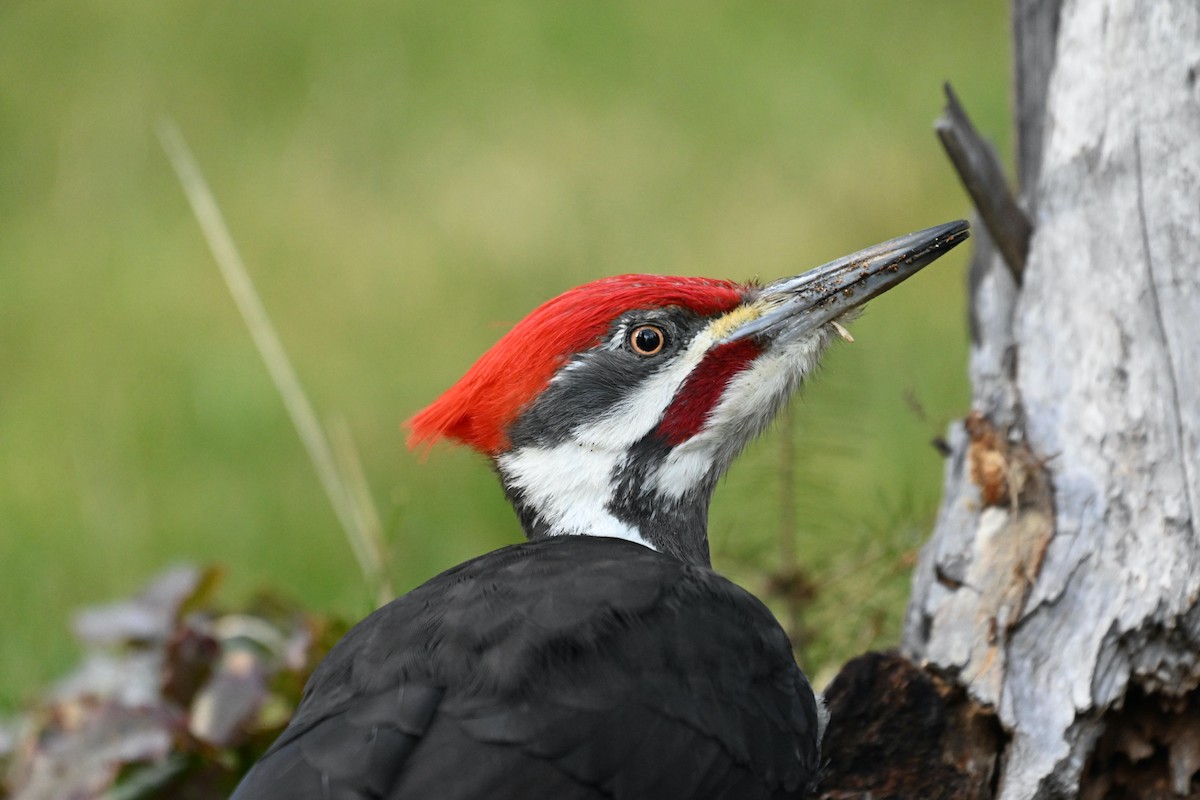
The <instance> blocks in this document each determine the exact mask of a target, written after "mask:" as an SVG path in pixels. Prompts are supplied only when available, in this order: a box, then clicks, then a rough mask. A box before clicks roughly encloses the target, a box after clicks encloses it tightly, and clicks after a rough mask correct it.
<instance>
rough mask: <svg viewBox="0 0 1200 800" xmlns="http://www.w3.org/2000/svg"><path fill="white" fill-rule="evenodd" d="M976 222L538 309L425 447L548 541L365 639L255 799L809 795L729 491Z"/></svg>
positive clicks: (271, 759)
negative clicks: (853, 342)
mask: <svg viewBox="0 0 1200 800" xmlns="http://www.w3.org/2000/svg"><path fill="white" fill-rule="evenodd" d="M967 227H968V226H967V223H965V222H962V221H959V222H951V223H947V224H945V225H940V226H938V227H935V228H930V229H928V230H924V231H920V232H918V233H914V234H910V235H908V236H902V237H899V238H896V239H892V240H891V241H888V242H885V243H883V244H880V245H876V246H875V247H871V248H868V249H866V250H863V251H861V252H859V253H855V254H854V255H851V256H847V257H846V258H842V259H839V260H837V261H834V262H832V263H829V264H826V265H824V266H822V267H818V268H816V269H814V270H811V271H809V272H807V273H805V274H803V275H800V276H798V277H794V278H787V279H784V280H781V281H777V282H775V283H772V284H770V285H769V286H766V287H759V286H754V285H739V284H735V283H731V282H727V281H720V280H709V279H704V278H676V277H659V276H652V275H625V276H621V277H616V278H606V279H603V280H598V281H595V282H593V283H589V284H586V285H584V286H580V287H578V288H576V289H572V290H570V291H568V292H566V293H565V294H563V295H561V296H559V297H557V298H555V299H553V300H550V301H549V302H547V303H545V304H544V305H542V306H541V307H540V308H538V309H537V310H535V311H534V312H533V313H531V314H530V315H529V316H528V317H526V318H525V319H524V320H522V321H521V322H520V323H519V324H517V325H516V326H515V327H514V328H513V329H512V330H511V331H509V333H508V334H506V335H505V336H504V337H503V338H502V339H501V340H500V341H499V342H498V343H497V344H496V345H495V346H494V347H492V348H491V349H490V350H489V351H488V352H487V353H485V354H484V355H483V357H482V358H480V359H479V361H478V362H477V363H476V364H475V366H473V367H472V368H471V369H470V370H469V371H468V372H467V374H466V375H465V376H464V377H463V378H462V379H461V380H460V381H459V382H458V383H457V384H455V386H454V387H452V388H451V389H450V390H449V391H447V392H446V393H445V394H444V395H442V397H441V398H439V399H438V400H437V401H436V402H434V403H433V405H431V406H429V407H428V408H427V409H425V410H424V411H422V412H421V413H419V414H417V415H416V416H415V417H414V418H413V419H412V420H411V431H412V438H411V440H410V444H414V443H424V442H433V441H435V440H437V439H441V438H447V439H452V440H456V441H458V442H461V443H464V444H467V445H469V446H471V447H473V448H475V449H476V450H478V451H480V452H482V453H484V454H485V455H486V456H487V457H488V458H489V459H490V460H491V462H492V464H493V465H494V467H495V469H496V472H497V473H498V474H499V476H500V480H501V482H502V483H503V484H504V490H505V493H506V494H507V495H508V498H509V500H510V501H511V502H512V504H513V506H514V507H515V509H516V511H517V516H518V517H519V518H520V520H521V525H522V527H523V528H524V530H525V535H526V536H527V537H528V539H529V541H528V542H526V543H523V544H518V545H513V546H511V547H505V548H503V549H501V550H497V551H495V552H492V553H489V554H487V555H484V556H481V557H479V558H476V559H474V560H472V561H469V562H467V563H465V564H462V565H460V566H458V567H455V568H453V569H451V570H449V571H447V572H444V573H442V574H441V575H439V576H437V577H436V578H433V579H432V580H430V581H429V582H427V583H425V584H424V585H422V586H421V587H419V588H417V589H414V590H413V591H412V592H410V593H408V594H406V595H404V596H402V597H400V598H398V599H397V600H394V601H393V602H391V603H390V604H388V605H386V606H384V607H383V608H381V609H379V610H378V611H376V612H375V613H374V614H372V615H371V616H369V617H367V618H366V619H365V620H363V621H362V622H361V623H359V624H358V625H357V626H356V627H355V628H354V629H353V630H351V631H350V633H348V634H347V635H346V637H345V638H344V639H342V641H341V642H339V643H338V645H337V646H336V647H334V649H333V650H332V651H331V652H330V653H329V655H328V656H327V657H326V659H325V660H324V661H323V662H322V663H321V665H320V666H319V667H318V668H317V670H316V672H315V673H314V674H313V676H312V679H311V680H310V681H309V683H308V686H307V688H306V689H305V692H304V699H303V700H302V701H301V703H300V707H299V709H298V710H297V711H296V715H295V717H294V718H293V719H292V721H291V724H290V725H289V726H288V728H287V729H286V730H285V731H284V732H283V734H282V735H280V737H279V739H278V740H277V741H276V742H275V744H274V745H273V746H272V747H271V749H270V750H269V751H268V752H267V754H266V755H265V756H263V758H262V760H261V761H259V763H258V764H256V765H255V766H254V768H253V769H252V770H251V771H250V773H249V774H248V775H247V776H246V778H245V780H244V781H243V782H242V784H241V786H240V787H239V788H238V790H237V792H236V793H235V795H234V798H235V800H252V799H259V800H263V799H270V800H275V799H278V800H285V798H286V800H308V799H309V798H312V799H314V800H315V799H316V798H322V799H324V798H330V799H331V800H335V799H337V800H340V799H341V798H347V799H348V798H363V799H364V800H365V798H379V799H383V798H386V799H387V800H407V799H409V798H430V799H432V798H438V799H440V800H456V799H458V798H490V799H493V800H503V799H506V798H512V799H516V798H521V799H522V800H524V799H525V798H556V800H567V799H569V798H579V799H580V800H583V799H584V798H588V799H589V800H590V799H591V798H660V799H664V800H670V799H671V798H678V799H679V800H685V799H686V800H704V799H706V798H729V799H730V800H753V799H754V798H799V797H805V796H806V795H807V794H808V792H809V791H810V789H811V786H812V785H813V783H814V782H815V779H816V776H817V772H818V767H819V754H820V739H821V732H822V728H823V721H822V718H821V711H820V709H819V705H818V702H817V700H816V698H815V697H814V694H813V691H812V689H811V688H810V687H809V684H808V681H807V680H806V679H805V677H804V675H803V674H802V673H801V672H800V669H799V668H798V667H797V666H796V663H795V661H794V659H793V656H792V650H791V646H790V644H789V642H788V639H787V636H786V635H785V634H784V632H783V630H782V629H781V628H780V627H779V624H778V623H777V622H776V621H775V619H774V617H772V616H771V613H770V612H769V611H768V610H767V609H766V607H765V606H763V604H762V603H760V602H759V601H758V600H757V599H755V598H754V597H753V596H752V595H750V594H749V593H747V592H746V591H744V590H742V589H740V588H738V587H737V586H735V585H734V584H732V583H730V582H729V581H728V580H726V579H724V578H722V577H721V576H720V575H718V574H716V573H715V572H713V571H712V569H711V567H710V562H709V550H708V539H707V521H708V504H709V498H710V497H711V495H712V491H713V488H714V486H715V485H716V483H717V479H718V478H719V477H720V476H721V474H722V473H723V472H724V471H725V469H726V468H727V467H728V466H729V463H730V462H731V461H732V460H733V458H734V457H735V456H736V455H737V454H738V452H739V451H740V450H741V449H742V448H743V447H744V446H745V445H746V443H747V442H749V441H750V440H751V439H752V438H753V437H754V436H755V435H757V434H758V433H759V432H760V431H762V430H763V428H764V427H766V425H767V424H768V423H769V422H770V421H771V419H772V417H774V415H775V413H776V412H777V411H778V410H779V409H780V407H781V406H782V405H783V404H784V402H785V401H786V400H787V398H788V396H789V395H790V394H791V393H792V391H793V390H794V389H795V388H797V387H798V386H799V384H800V383H801V381H802V380H803V379H804V378H805V376H807V375H808V374H809V373H810V372H811V371H812V370H813V368H814V367H815V366H816V364H817V360H818V358H819V357H820V355H821V353H822V351H823V350H824V349H825V347H826V346H827V345H828V344H829V343H830V341H831V340H832V339H833V338H834V336H836V335H838V334H844V333H845V329H844V328H842V327H841V325H840V323H839V322H838V320H839V319H840V318H843V317H844V315H846V314H847V312H850V311H852V310H854V309H856V308H857V307H859V306H860V305H862V304H863V303H864V302H866V301H867V300H869V299H871V298H872V297H875V296H876V295H878V294H880V293H882V292H884V291H886V290H887V289H889V288H890V287H892V286H894V285H896V284H897V283H899V282H900V281H902V280H904V279H905V278H907V277H908V276H910V275H912V274H913V273H915V272H916V271H917V270H919V269H920V268H921V267H923V266H925V265H926V264H928V263H930V262H932V261H933V260H934V259H936V258H938V257H939V256H940V255H942V254H943V253H945V252H946V251H947V250H949V249H950V248H952V247H954V246H955V245H956V244H958V243H959V242H961V241H962V240H963V239H965V238H966V237H967V235H968V230H967Z"/></svg>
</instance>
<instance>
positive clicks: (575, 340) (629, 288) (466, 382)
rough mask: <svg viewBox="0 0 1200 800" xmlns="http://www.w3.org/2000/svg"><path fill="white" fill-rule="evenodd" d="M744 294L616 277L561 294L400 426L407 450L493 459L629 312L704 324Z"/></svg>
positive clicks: (715, 286)
mask: <svg viewBox="0 0 1200 800" xmlns="http://www.w3.org/2000/svg"><path fill="white" fill-rule="evenodd" d="M744 292H745V287H744V286H741V285H739V284H736V283H733V282H731V281H724V280H716V279H711V278H677V277H669V276H661V275H619V276H616V277H612V278H602V279H600V280H598V281H592V282H591V283H586V284H584V285H583V286H578V287H576V288H574V289H570V290H569V291H566V292H564V293H563V294H560V295H559V296H558V297H555V298H554V299H553V300H549V301H547V302H546V303H543V304H542V305H541V306H539V307H538V308H536V309H535V310H534V311H533V312H531V313H530V314H529V316H527V317H525V319H523V320H521V321H520V322H518V323H517V324H516V325H515V326H514V327H513V328H512V330H510V331H509V332H508V333H506V334H505V335H504V336H503V337H502V338H501V339H500V341H498V342H496V344H494V345H493V346H492V347H491V349H489V350H488V351H487V352H486V353H484V354H483V355H482V356H481V357H480V359H479V360H478V361H476V362H475V365H474V366H472V367H471V368H470V369H469V370H467V374H465V375H464V376H463V377H462V378H461V379H460V380H459V381H458V383H456V384H454V385H453V386H451V387H450V388H449V389H448V390H447V391H446V392H445V393H444V394H442V396H441V397H439V398H438V399H437V400H435V401H434V402H433V403H432V404H431V405H430V406H429V407H427V408H426V409H424V410H423V411H421V412H419V413H417V414H416V415H415V416H413V417H412V419H410V420H409V421H408V423H407V426H408V428H409V430H410V434H409V437H408V444H409V446H410V447H414V446H416V445H418V444H421V443H429V444H433V443H434V442H436V441H437V440H439V439H442V438H448V439H453V440H455V441H458V442H461V443H463V444H466V445H469V446H471V447H473V448H475V449H476V450H479V451H480V452H482V453H486V454H489V455H495V454H497V453H502V452H503V451H504V450H505V449H507V447H508V436H507V429H508V426H509V425H510V424H511V423H512V421H513V420H514V419H516V418H517V416H518V415H519V414H520V413H521V411H522V410H523V409H524V408H525V407H526V406H527V405H528V404H529V403H530V402H531V401H532V400H533V399H534V398H535V397H537V396H538V394H540V393H541V391H542V390H543V389H544V388H545V387H546V384H548V383H549V382H550V379H551V378H552V377H553V376H554V373H555V372H557V371H558V370H559V369H560V368H561V367H562V366H563V365H564V364H565V363H566V362H567V360H568V359H569V358H570V357H571V356H572V355H573V354H574V353H578V352H580V351H582V350H586V349H588V348H590V347H592V346H594V345H595V344H596V343H597V342H598V341H599V340H600V338H601V337H602V336H604V334H605V333H607V332H608V330H609V328H610V327H611V325H612V322H613V320H614V319H616V318H617V317H619V316H620V315H621V314H624V313H625V312H627V311H630V310H633V309H639V308H641V309H650V308H663V307H667V306H682V307H685V308H689V309H691V310H692V311H695V312H696V313H697V314H700V315H703V316H710V315H713V314H720V313H724V312H727V311H730V310H732V309H733V308H735V307H736V306H737V305H738V304H740V303H741V302H742V300H743V299H744Z"/></svg>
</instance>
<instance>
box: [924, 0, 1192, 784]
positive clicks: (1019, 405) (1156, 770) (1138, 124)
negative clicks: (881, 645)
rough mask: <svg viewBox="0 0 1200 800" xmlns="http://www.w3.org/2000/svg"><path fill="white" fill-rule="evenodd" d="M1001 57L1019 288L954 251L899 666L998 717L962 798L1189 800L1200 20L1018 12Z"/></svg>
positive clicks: (1153, 2)
mask: <svg viewBox="0 0 1200 800" xmlns="http://www.w3.org/2000/svg"><path fill="white" fill-rule="evenodd" d="M1014 35H1015V39H1016V41H1015V48H1016V49H1015V54H1016V93H1015V94H1016V105H1017V108H1016V116H1017V128H1018V176H1019V180H1020V183H1021V201H1022V205H1023V206H1024V208H1025V210H1026V214H1027V217H1028V219H1029V221H1030V223H1031V228H1032V235H1031V237H1030V238H1029V240H1028V247H1027V250H1025V249H1024V243H1022V247H1021V250H1022V252H1024V255H1025V259H1024V269H1023V270H1020V271H1015V270H1014V269H1013V268H1012V267H1011V266H1010V264H1009V263H1008V261H1012V259H1011V258H1009V259H1008V261H1006V260H1005V258H1003V257H1002V256H1001V255H1000V254H999V253H1000V252H1004V253H1005V255H1008V254H1009V253H1010V252H1011V250H1012V247H1011V245H1012V244H1013V242H1011V241H1006V242H1004V244H1005V245H1008V247H996V246H995V245H994V243H993V242H992V241H990V240H989V238H990V237H988V236H987V235H985V231H984V230H983V228H984V227H985V226H981V225H977V226H975V227H976V231H975V232H976V235H977V237H978V238H977V240H976V241H977V245H976V252H975V257H974V263H973V266H972V280H971V313H972V326H971V327H972V338H973V341H972V351H971V363H970V372H971V380H972V385H973V400H972V402H973V408H974V411H973V413H972V414H971V416H970V417H969V418H968V419H967V420H966V421H965V422H964V423H963V424H959V425H956V426H954V427H953V429H952V431H951V436H950V442H951V445H952V448H953V454H952V455H951V456H950V458H949V460H948V464H947V470H946V484H945V494H944V498H943V503H942V507H941V511H940V515H939V519H938V523H937V527H936V529H935V531H934V534H933V538H932V540H931V541H930V542H929V543H928V545H927V546H926V547H925V549H924V551H923V553H922V556H921V559H920V563H919V565H918V568H917V572H916V576H915V579H914V588H913V595H912V599H911V602H910V607H909V610H908V616H907V619H906V625H905V634H904V649H905V651H906V653H907V654H908V655H910V656H911V657H912V658H913V659H915V660H916V661H917V662H919V663H922V664H924V665H926V666H927V668H928V669H929V670H930V671H931V672H932V673H933V674H936V675H937V676H939V680H942V681H945V682H947V683H948V684H949V685H950V686H951V687H952V688H955V687H956V688H957V689H958V690H959V691H962V692H964V693H965V697H966V698H969V700H970V701H973V703H974V706H975V707H977V708H978V709H982V710H985V711H986V710H988V709H990V710H992V711H993V712H994V714H995V717H996V719H997V720H998V722H999V728H1000V729H1001V730H1002V733H1001V734H1000V735H999V736H997V737H994V741H992V744H991V745H981V746H994V747H995V748H996V750H997V752H995V753H992V754H988V753H984V752H977V753H974V757H976V758H981V759H983V760H984V761H986V760H987V759H988V758H989V757H991V758H992V759H993V761H992V762H991V763H990V765H989V766H988V768H987V769H985V770H984V772H985V773H987V776H985V777H994V780H992V781H991V785H990V786H985V787H982V789H981V791H982V793H983V794H989V793H991V792H995V794H996V796H998V797H1000V798H1004V799H1005V800H1018V798H1020V799H1024V798H1060V797H1061V798H1074V797H1088V798H1101V797H1163V798H1166V797H1196V796H1200V699H1198V698H1200V691H1198V690H1197V686H1198V685H1200V517H1197V512H1200V3H1197V2H1196V0H1144V2H1134V1H1133V0H1066V1H1065V2H1063V0H1042V1H1039V0H1015V1H1014ZM943 695H944V696H948V695H947V693H946V692H943ZM987 740H988V739H987V737H984V738H983V739H981V740H980V741H987Z"/></svg>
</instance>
